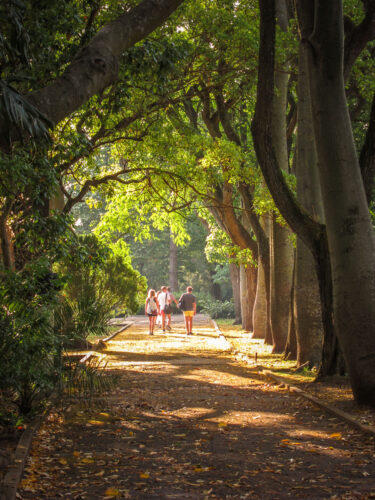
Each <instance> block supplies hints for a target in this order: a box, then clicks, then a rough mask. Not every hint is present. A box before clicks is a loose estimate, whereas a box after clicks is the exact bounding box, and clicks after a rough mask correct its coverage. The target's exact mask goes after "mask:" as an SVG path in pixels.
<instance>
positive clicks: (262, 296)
mask: <svg viewBox="0 0 375 500" xmlns="http://www.w3.org/2000/svg"><path fill="white" fill-rule="evenodd" d="M253 326H254V330H253V335H252V338H253V339H265V338H266V332H267V296H266V281H265V276H264V264H263V260H262V259H261V258H260V257H259V259H258V278H257V291H256V295H255V304H254V311H253Z"/></svg>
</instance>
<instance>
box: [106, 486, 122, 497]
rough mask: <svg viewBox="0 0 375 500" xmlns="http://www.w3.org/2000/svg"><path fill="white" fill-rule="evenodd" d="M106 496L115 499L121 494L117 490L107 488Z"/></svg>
mask: <svg viewBox="0 0 375 500" xmlns="http://www.w3.org/2000/svg"><path fill="white" fill-rule="evenodd" d="M104 494H105V496H106V497H109V498H115V497H118V496H119V494H120V492H119V490H118V489H117V488H107V489H106V490H105V493H104Z"/></svg>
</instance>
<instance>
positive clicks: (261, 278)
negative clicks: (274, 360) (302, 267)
mask: <svg viewBox="0 0 375 500" xmlns="http://www.w3.org/2000/svg"><path fill="white" fill-rule="evenodd" d="M260 224H261V226H262V228H263V230H264V232H265V234H266V235H267V236H268V238H267V241H264V242H263V244H264V245H267V247H268V249H263V250H262V248H261V245H262V242H261V240H260V238H257V241H258V247H259V251H258V255H259V257H258V279H257V291H256V296H255V304H254V312H253V324H254V331H253V336H252V338H254V339H265V342H266V344H272V333H271V315H270V314H271V308H270V305H271V302H270V252H269V227H270V223H269V214H267V215H263V216H261V218H260ZM265 250H266V251H265Z"/></svg>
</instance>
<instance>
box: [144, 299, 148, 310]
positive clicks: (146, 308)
mask: <svg viewBox="0 0 375 500" xmlns="http://www.w3.org/2000/svg"><path fill="white" fill-rule="evenodd" d="M147 304H148V298H147V299H146V302H145V314H147Z"/></svg>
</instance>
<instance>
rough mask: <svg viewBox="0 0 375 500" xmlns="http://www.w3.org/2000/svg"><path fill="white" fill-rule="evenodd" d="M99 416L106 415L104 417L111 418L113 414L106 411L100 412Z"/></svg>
mask: <svg viewBox="0 0 375 500" xmlns="http://www.w3.org/2000/svg"><path fill="white" fill-rule="evenodd" d="M99 417H104V418H111V415H110V414H109V413H105V412H104V411H103V412H101V413H99Z"/></svg>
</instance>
